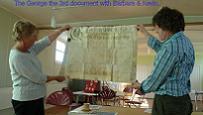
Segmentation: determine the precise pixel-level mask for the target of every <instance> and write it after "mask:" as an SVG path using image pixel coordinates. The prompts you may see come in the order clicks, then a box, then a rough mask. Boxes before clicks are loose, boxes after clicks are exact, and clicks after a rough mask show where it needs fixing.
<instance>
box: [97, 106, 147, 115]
mask: <svg viewBox="0 0 203 115" xmlns="http://www.w3.org/2000/svg"><path fill="white" fill-rule="evenodd" d="M144 110H145V109H140V108H128V107H113V106H103V107H102V108H101V111H104V112H117V113H118V115H151V114H150V113H145V112H144Z"/></svg>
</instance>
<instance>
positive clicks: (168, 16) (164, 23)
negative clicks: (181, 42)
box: [152, 7, 185, 33]
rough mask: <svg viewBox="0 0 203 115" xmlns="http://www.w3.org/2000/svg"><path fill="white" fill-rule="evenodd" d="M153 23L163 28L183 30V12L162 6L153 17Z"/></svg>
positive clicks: (175, 30) (174, 31) (171, 30)
mask: <svg viewBox="0 0 203 115" xmlns="http://www.w3.org/2000/svg"><path fill="white" fill-rule="evenodd" d="M152 20H153V25H154V26H155V25H158V26H159V27H160V28H162V29H163V30H167V31H170V32H172V33H177V32H179V31H184V30H185V21H184V17H183V14H182V13H181V12H180V11H178V10H176V9H171V8H168V7H163V8H162V9H161V10H160V11H158V12H157V14H155V15H154V17H153V19H152Z"/></svg>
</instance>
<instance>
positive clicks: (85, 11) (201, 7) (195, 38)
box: [0, 0, 203, 55]
mask: <svg viewBox="0 0 203 115" xmlns="http://www.w3.org/2000/svg"><path fill="white" fill-rule="evenodd" d="M20 1H28V0H20ZM31 1H35V2H36V1H50V0H31ZM52 1H61V0H52ZM62 1H67V0H62ZM69 1H96V0H69ZM99 1H104V0H99ZM111 1H112V0H111ZM117 1H118V0H117ZM124 1H127V0H124ZM129 1H130V0H129ZM131 1H133V0H131ZM134 1H155V2H157V3H159V4H160V5H158V6H131V7H130V6H122V7H121V6H120V7H112V6H111V7H102V6H97V7H55V8H56V9H57V10H52V8H53V7H50V6H48V7H36V6H23V7H22V6H21V7H19V6H16V3H15V0H0V7H1V8H3V9H5V10H7V11H9V12H11V13H13V14H15V15H16V16H18V17H21V18H24V19H26V20H29V21H31V22H32V23H34V24H35V25H37V26H49V25H50V23H51V17H53V16H54V17H55V20H56V25H63V24H67V23H69V24H73V25H74V24H75V25H77V24H78V25H79V26H81V25H82V26H83V25H91V24H97V25H100V24H111V25H114V24H124V25H125V24H126V25H127V24H137V23H148V24H150V23H151V17H152V16H153V15H154V14H155V13H156V12H157V11H158V10H159V9H160V7H161V6H169V7H171V8H175V9H178V10H179V11H181V12H183V14H184V16H185V19H186V22H203V12H202V11H203V0H134ZM148 29H149V30H151V28H150V27H149V28H148ZM186 30H188V31H187V32H186V34H188V35H189V37H190V38H191V40H192V42H193V43H194V44H195V48H196V49H197V50H198V52H202V51H203V40H202V39H201V38H200V36H202V31H203V26H202V25H201V26H195V27H187V28H186ZM192 31H193V32H192ZM194 31H195V32H194ZM138 43H139V44H138V51H139V52H140V53H143V54H144V55H146V54H147V55H148V54H152V51H151V50H149V48H147V47H146V46H147V44H146V39H144V38H143V36H142V35H140V37H139V38H138ZM141 55H142V54H141Z"/></svg>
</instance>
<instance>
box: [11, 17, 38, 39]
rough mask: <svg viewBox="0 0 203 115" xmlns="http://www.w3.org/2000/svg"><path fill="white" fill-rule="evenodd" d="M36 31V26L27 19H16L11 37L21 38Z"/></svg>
mask: <svg viewBox="0 0 203 115" xmlns="http://www.w3.org/2000/svg"><path fill="white" fill-rule="evenodd" d="M35 31H38V30H37V28H36V26H35V25H33V24H32V23H30V22H27V21H17V22H16V23H15V24H14V26H13V31H12V37H13V39H14V40H16V41H20V40H22V38H23V37H26V36H30V35H32V34H33V33H34V32H35Z"/></svg>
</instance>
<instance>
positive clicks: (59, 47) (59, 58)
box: [55, 32, 67, 63]
mask: <svg viewBox="0 0 203 115" xmlns="http://www.w3.org/2000/svg"><path fill="white" fill-rule="evenodd" d="M66 40H67V32H63V33H62V34H61V35H60V36H59V37H58V38H57V40H56V51H55V61H56V62H57V63H62V62H63V57H64V54H65V49H66Z"/></svg>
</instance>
